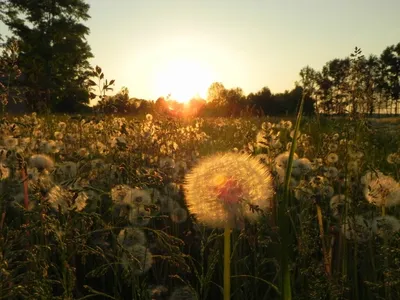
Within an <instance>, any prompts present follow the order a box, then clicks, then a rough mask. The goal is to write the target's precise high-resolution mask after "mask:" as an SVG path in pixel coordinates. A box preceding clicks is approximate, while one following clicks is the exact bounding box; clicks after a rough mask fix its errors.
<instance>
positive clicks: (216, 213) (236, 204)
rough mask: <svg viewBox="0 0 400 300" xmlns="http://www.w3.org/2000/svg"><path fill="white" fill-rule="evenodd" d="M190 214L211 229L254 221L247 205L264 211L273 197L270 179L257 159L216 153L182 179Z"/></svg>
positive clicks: (254, 216) (234, 154)
mask: <svg viewBox="0 0 400 300" xmlns="http://www.w3.org/2000/svg"><path fill="white" fill-rule="evenodd" d="M184 191H185V196H186V202H187V205H188V208H189V211H190V213H192V214H194V215H196V217H197V219H198V220H199V221H200V222H202V223H204V224H206V225H208V226H211V227H222V228H223V227H225V226H226V224H229V225H230V226H233V225H235V221H237V220H243V218H245V217H246V218H248V219H250V220H254V219H256V218H257V214H255V213H254V212H253V211H252V210H251V209H250V208H249V207H248V206H246V205H245V203H246V202H248V203H249V204H250V205H252V206H258V207H259V208H261V209H268V208H270V207H271V206H272V196H273V194H274V190H273V182H272V176H271V174H270V172H269V170H268V169H267V168H266V166H265V165H263V164H262V163H260V162H259V160H258V159H257V158H252V157H249V156H247V155H243V154H237V153H227V154H216V155H213V156H211V157H208V158H205V159H203V160H201V161H200V162H199V163H198V165H197V166H196V167H194V168H193V169H192V170H191V171H190V172H189V173H188V174H187V175H186V178H185V185H184Z"/></svg>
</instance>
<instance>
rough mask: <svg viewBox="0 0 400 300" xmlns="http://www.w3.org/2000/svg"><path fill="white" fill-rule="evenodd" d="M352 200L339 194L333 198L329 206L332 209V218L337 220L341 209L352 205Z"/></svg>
mask: <svg viewBox="0 0 400 300" xmlns="http://www.w3.org/2000/svg"><path fill="white" fill-rule="evenodd" d="M351 201H352V200H351V199H350V198H349V197H346V195H343V194H338V195H335V196H333V197H332V198H331V200H330V202H329V205H330V207H331V211H332V216H333V217H335V218H339V217H340V213H341V207H342V206H344V205H345V204H346V203H351Z"/></svg>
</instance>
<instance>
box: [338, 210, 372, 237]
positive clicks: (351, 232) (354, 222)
mask: <svg viewBox="0 0 400 300" xmlns="http://www.w3.org/2000/svg"><path fill="white" fill-rule="evenodd" d="M342 233H343V234H344V236H345V237H346V238H347V239H348V240H354V241H355V242H358V243H361V242H365V241H367V240H368V239H369V238H370V236H371V224H370V222H369V221H368V220H366V219H365V218H364V217H363V216H360V215H358V216H355V217H354V218H350V217H348V218H347V220H345V222H344V223H343V225H342Z"/></svg>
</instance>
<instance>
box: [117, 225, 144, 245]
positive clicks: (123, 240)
mask: <svg viewBox="0 0 400 300" xmlns="http://www.w3.org/2000/svg"><path fill="white" fill-rule="evenodd" d="M117 240H118V242H119V243H120V244H121V245H123V246H124V247H132V246H134V245H144V244H146V235H145V234H144V231H143V230H141V229H140V228H135V227H127V228H125V229H122V230H121V231H120V233H119V234H118V238H117Z"/></svg>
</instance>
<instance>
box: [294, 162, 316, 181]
mask: <svg viewBox="0 0 400 300" xmlns="http://www.w3.org/2000/svg"><path fill="white" fill-rule="evenodd" d="M311 170H312V168H311V162H310V161H309V160H308V159H307V158H299V159H296V160H295V161H293V165H292V175H293V176H296V177H300V176H304V175H307V174H308V173H309V172H311Z"/></svg>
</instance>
